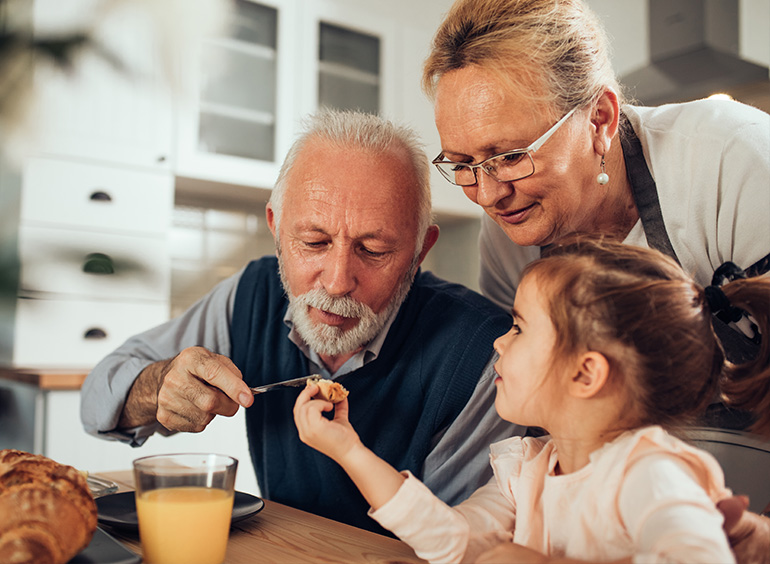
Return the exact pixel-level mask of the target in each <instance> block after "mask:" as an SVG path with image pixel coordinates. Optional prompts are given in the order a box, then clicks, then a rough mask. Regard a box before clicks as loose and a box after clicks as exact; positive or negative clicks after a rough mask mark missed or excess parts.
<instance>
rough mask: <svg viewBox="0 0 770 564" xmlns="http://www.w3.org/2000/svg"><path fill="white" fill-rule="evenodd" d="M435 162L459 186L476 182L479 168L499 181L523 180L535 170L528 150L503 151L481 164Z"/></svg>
mask: <svg viewBox="0 0 770 564" xmlns="http://www.w3.org/2000/svg"><path fill="white" fill-rule="evenodd" d="M435 164H436V166H437V167H438V169H439V170H440V171H441V174H443V175H444V177H445V178H446V179H447V180H449V181H450V182H453V183H454V184H457V185H459V186H471V185H473V184H476V182H477V178H476V169H477V168H483V169H484V172H486V173H487V174H488V175H489V176H491V177H492V178H494V179H495V180H497V181H498V182H513V181H515V180H521V179H522V178H526V177H527V176H531V175H532V174H533V173H534V172H535V164H534V162H533V161H532V157H531V156H530V154H529V153H527V152H521V153H518V152H517V153H503V154H502V155H497V156H496V157H492V158H491V159H489V160H488V161H484V162H483V163H480V164H479V165H472V166H471V165H465V164H461V163H450V162H443V163H442V162H438V163H435Z"/></svg>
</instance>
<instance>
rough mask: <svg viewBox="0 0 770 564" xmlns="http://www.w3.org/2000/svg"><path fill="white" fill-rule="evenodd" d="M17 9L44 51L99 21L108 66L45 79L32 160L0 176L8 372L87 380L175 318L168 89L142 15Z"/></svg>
mask: <svg viewBox="0 0 770 564" xmlns="http://www.w3.org/2000/svg"><path fill="white" fill-rule="evenodd" d="M20 6H21V7H20V8H19V9H23V8H24V9H27V10H28V13H27V14H26V16H27V19H28V20H29V21H30V22H31V23H32V29H33V32H34V34H35V35H36V37H39V38H50V37H55V36H58V35H60V34H72V33H79V32H81V31H82V30H83V29H90V27H89V26H90V24H91V23H92V20H97V21H98V22H99V23H98V25H97V26H96V27H94V28H93V34H94V35H93V38H94V40H95V41H96V42H97V44H98V45H99V48H100V49H103V52H104V53H106V54H107V56H106V57H105V56H102V55H100V54H99V52H98V49H88V48H85V49H81V50H80V51H79V55H78V56H77V58H76V59H75V65H74V66H73V68H72V69H71V72H64V71H62V69H56V68H53V67H50V66H48V65H46V64H45V61H42V60H41V61H40V62H39V64H37V65H36V67H35V75H34V82H35V94H36V96H37V98H36V99H35V103H36V105H35V110H36V113H37V117H38V122H39V124H40V131H39V134H38V135H37V139H36V141H37V143H36V145H35V146H34V152H32V153H31V154H29V155H27V157H26V158H25V159H24V160H23V162H21V163H20V164H19V165H18V166H14V167H13V168H12V167H11V166H10V165H8V164H7V163H3V164H2V167H1V168H2V170H0V223H1V224H2V228H1V229H0V236H1V237H2V239H0V271H2V273H3V274H2V276H0V332H1V333H2V335H0V336H1V337H2V340H1V341H0V365H3V366H11V367H20V366H28V367H56V368H68V367H73V368H74V367H79V368H87V367H90V366H93V365H94V364H95V363H96V362H98V361H99V360H100V359H101V358H102V357H103V356H105V355H106V354H108V353H109V352H110V351H112V350H113V349H114V348H116V347H117V346H119V345H120V344H121V343H122V342H123V341H124V340H125V339H127V338H128V337H129V336H131V335H133V334H134V333H137V332H139V331H141V330H144V329H146V328H147V327H149V326H152V325H156V324H158V323H161V322H163V321H165V320H167V319H168V316H169V303H170V296H169V293H170V264H169V258H168V249H167V237H168V230H169V227H170V222H171V211H172V208H173V202H174V176H173V173H172V171H171V135H172V127H171V124H172V121H173V113H172V105H171V90H170V83H169V82H168V81H167V80H166V78H165V77H164V66H163V61H162V56H161V53H162V51H161V50H160V48H159V45H158V41H159V40H160V38H159V37H158V36H157V34H155V29H154V28H153V26H152V22H151V20H150V18H151V12H150V11H149V10H146V9H143V8H142V7H141V6H139V5H137V4H136V3H131V2H127V3H120V4H114V5H110V6H106V5H104V4H103V3H100V2H99V1H98V0H66V1H61V0H35V2H30V3H25V4H21V5H20ZM113 8H114V9H113ZM97 16H98V17H97ZM112 57H114V59H115V60H111V58H112Z"/></svg>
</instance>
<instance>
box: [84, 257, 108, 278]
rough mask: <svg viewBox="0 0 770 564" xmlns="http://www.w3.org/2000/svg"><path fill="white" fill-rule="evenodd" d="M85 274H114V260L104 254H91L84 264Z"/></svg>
mask: <svg viewBox="0 0 770 564" xmlns="http://www.w3.org/2000/svg"><path fill="white" fill-rule="evenodd" d="M83 272H88V273H90V274H114V273H115V266H114V265H113V264H112V259H111V258H110V257H109V256H108V255H105V254H104V253H89V254H88V255H86V261H85V262H84V263H83Z"/></svg>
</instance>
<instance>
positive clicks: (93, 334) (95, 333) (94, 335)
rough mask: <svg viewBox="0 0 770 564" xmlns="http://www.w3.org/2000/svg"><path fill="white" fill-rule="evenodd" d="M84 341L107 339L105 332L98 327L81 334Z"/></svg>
mask: <svg viewBox="0 0 770 564" xmlns="http://www.w3.org/2000/svg"><path fill="white" fill-rule="evenodd" d="M83 338H84V339H94V340H96V339H106V338H107V332H106V331H105V330H104V329H99V328H98V327H94V328H92V329H89V330H88V331H86V332H85V333H84V334H83Z"/></svg>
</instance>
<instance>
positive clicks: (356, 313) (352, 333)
mask: <svg viewBox="0 0 770 564" xmlns="http://www.w3.org/2000/svg"><path fill="white" fill-rule="evenodd" d="M415 263H416V259H415V261H413V263H412V265H410V267H409V270H408V271H407V274H406V276H404V279H403V280H402V281H401V284H400V286H399V287H398V290H396V293H395V295H394V296H393V299H392V300H391V301H390V303H389V304H388V305H387V306H386V307H385V309H383V310H382V311H381V312H380V313H374V311H373V310H372V308H370V307H369V306H367V305H366V304H363V303H361V302H359V301H357V300H354V299H353V298H351V297H350V296H342V297H334V296H330V295H329V293H328V292H327V291H326V290H325V289H323V288H316V289H313V290H310V291H308V292H305V293H304V294H301V295H299V296H295V295H293V294H292V293H291V290H289V284H288V282H287V280H286V273H285V271H284V267H283V258H282V257H281V255H280V254H279V255H278V272H279V274H280V276H281V283H282V284H283V288H284V291H285V292H286V295H287V296H288V297H289V314H290V315H291V319H292V322H293V323H294V328H295V329H296V330H297V333H299V336H300V337H301V338H302V340H303V341H305V343H307V345H308V346H309V347H310V348H311V349H313V350H314V351H316V352H317V353H318V354H323V355H328V356H337V355H341V354H346V353H352V352H355V351H357V350H358V349H360V348H361V347H363V346H364V345H366V344H367V343H369V342H370V341H371V340H372V339H374V338H375V337H376V336H377V335H378V334H379V333H380V331H382V328H383V327H384V326H385V323H387V321H388V319H390V316H391V315H392V314H393V312H395V311H396V310H397V309H398V308H400V307H401V304H402V303H403V302H404V300H405V299H406V296H407V294H408V293H409V289H410V288H411V287H412V282H413V281H414V273H415V272H416V268H415V266H416V264H415ZM309 307H314V308H316V309H321V310H324V311H328V312H330V313H334V314H337V315H341V316H343V317H349V318H358V323H357V324H356V325H355V326H354V327H352V328H351V329H348V330H347V331H343V330H342V329H340V328H339V327H333V326H331V325H326V324H325V323H317V324H316V323H314V322H313V321H312V320H311V319H310V312H309Z"/></svg>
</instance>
